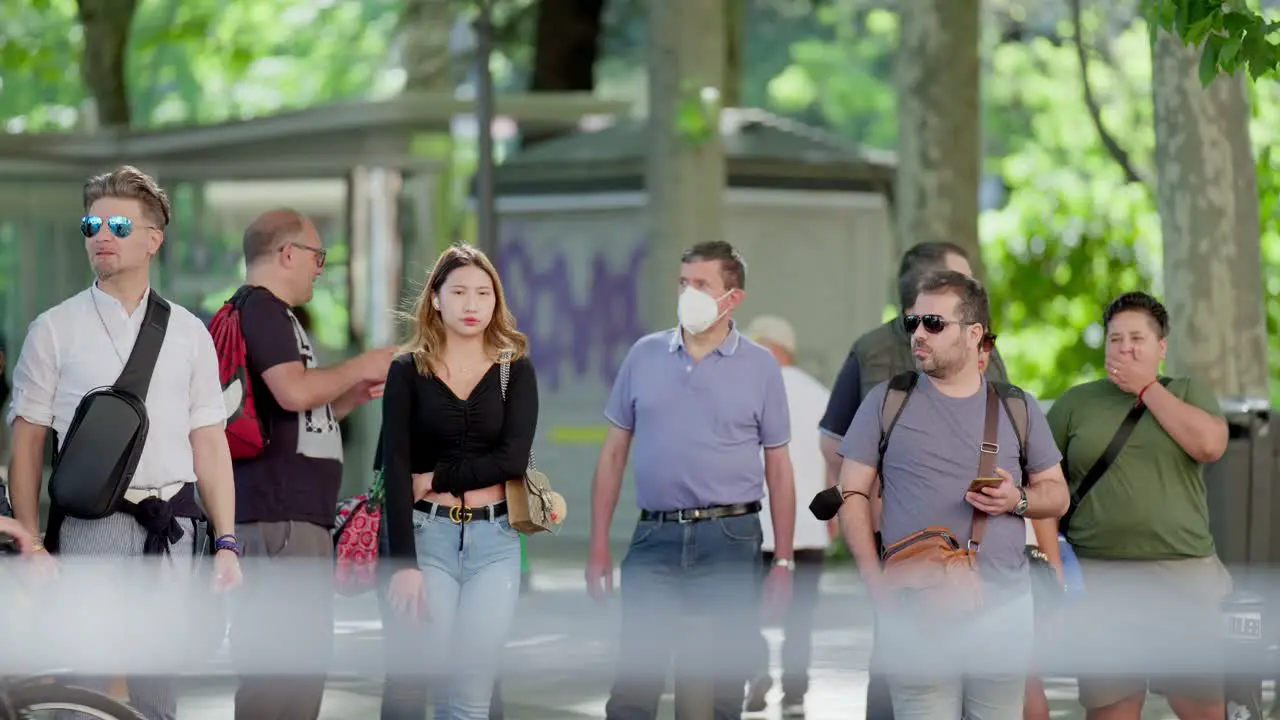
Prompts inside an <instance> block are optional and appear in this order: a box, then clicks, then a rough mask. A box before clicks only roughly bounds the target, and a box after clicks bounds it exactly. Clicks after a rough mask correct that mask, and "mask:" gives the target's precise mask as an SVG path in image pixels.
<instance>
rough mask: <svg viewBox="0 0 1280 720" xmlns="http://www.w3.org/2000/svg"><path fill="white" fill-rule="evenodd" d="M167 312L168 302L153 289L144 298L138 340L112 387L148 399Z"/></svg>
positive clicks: (141, 398) (166, 320)
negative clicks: (145, 298)
mask: <svg viewBox="0 0 1280 720" xmlns="http://www.w3.org/2000/svg"><path fill="white" fill-rule="evenodd" d="M169 314H170V308H169V302H168V301H167V300H165V299H164V298H162V297H160V294H159V293H157V292H156V291H155V290H152V291H151V294H150V295H149V296H148V298H147V312H146V314H145V315H143V316H142V329H141V330H139V331H138V339H137V340H135V341H134V343H133V350H132V351H131V352H130V353H129V360H128V361H127V362H125V364H124V370H122V371H121V372H120V377H119V378H118V379H116V382H115V385H113V386H112V387H114V388H115V389H116V390H125V391H128V392H130V393H133V394H134V395H136V396H137V397H138V399H139V400H144V401H145V400H146V399H147V390H148V389H149V388H150V387H151V376H152V374H154V373H155V370H156V360H157V359H158V358H159V357H160V346H161V345H163V344H164V335H165V332H166V331H167V330H168V329H169Z"/></svg>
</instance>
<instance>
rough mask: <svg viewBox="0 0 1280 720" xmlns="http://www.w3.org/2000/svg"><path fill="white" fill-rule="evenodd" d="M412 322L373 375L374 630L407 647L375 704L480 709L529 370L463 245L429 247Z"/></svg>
mask: <svg viewBox="0 0 1280 720" xmlns="http://www.w3.org/2000/svg"><path fill="white" fill-rule="evenodd" d="M413 323H414V325H413V330H412V337H411V339H410V341H409V343H408V344H407V346H406V348H405V352H404V353H403V354H401V355H400V356H398V357H397V358H396V359H395V361H394V362H393V363H392V364H391V370H390V372H389V374H388V375H387V387H386V396H385V399H384V400H383V404H382V432H383V461H384V465H383V469H384V475H383V478H384V487H385V492H386V499H385V513H386V517H385V520H384V522H385V523H386V527H387V549H388V556H387V561H388V562H389V563H390V564H392V568H391V571H392V575H391V579H390V584H389V587H388V589H387V592H386V598H387V603H388V604H389V605H390V606H391V609H392V610H393V612H392V614H391V616H390V618H389V619H391V620H393V621H394V622H392V623H390V624H389V625H387V629H386V634H387V635H391V634H395V635H401V634H403V636H404V638H405V639H408V640H410V641H411V643H405V644H412V645H414V646H415V647H412V648H409V652H407V653H406V654H405V655H404V656H402V657H399V658H389V659H388V663H389V667H388V668H387V677H386V680H385V684H384V687H383V707H382V717H383V718H384V719H390V718H397V719H398V718H405V719H408V718H413V719H414V720H420V719H421V718H422V716H423V707H424V705H425V702H426V694H427V692H428V688H429V689H430V694H431V704H432V705H433V706H434V713H433V714H434V717H435V718H436V720H488V718H489V715H490V706H491V699H492V692H493V688H494V682H495V680H496V678H497V675H498V666H499V663H500V661H501V659H502V656H503V648H504V647H505V646H506V641H507V635H508V633H509V631H510V628H511V624H512V622H513V620H514V618H515V612H516V606H517V604H518V601H519V597H520V540H519V533H518V532H517V531H516V530H515V529H514V528H512V527H511V522H510V518H509V515H508V507H507V500H506V482H507V481H508V480H512V479H516V478H520V477H522V476H523V475H524V473H525V471H526V469H527V468H528V466H529V452H530V449H531V448H532V446H533V438H534V433H535V431H536V430H537V425H538V380H537V376H536V375H535V373H534V368H533V363H532V362H531V361H530V360H529V355H528V353H529V345H528V340H527V338H525V336H524V334H523V333H521V332H520V331H519V330H517V329H516V320H515V317H514V316H513V315H512V314H511V310H510V308H509V307H508V306H507V304H506V298H505V296H504V295H503V291H502V282H501V280H500V279H499V277H498V272H497V270H495V269H494V267H493V264H492V263H490V262H489V259H488V258H487V257H486V256H485V255H484V254H483V253H481V252H480V251H479V250H476V249H475V248H472V247H468V246H455V247H451V248H449V249H448V250H446V251H445V252H444V253H443V254H441V256H440V258H439V259H438V260H437V261H436V264H435V267H434V268H433V269H432V271H431V274H430V276H428V278H427V282H426V285H425V287H424V288H423V291H422V294H421V295H420V296H419V297H418V301H417V304H416V306H415V308H414V314H413ZM504 376H506V378H507V380H506V382H507V387H506V392H505V397H504V392H503V388H502V383H503V382H504V381H503V378H504ZM400 642H401V641H399V640H398V641H397V643H400Z"/></svg>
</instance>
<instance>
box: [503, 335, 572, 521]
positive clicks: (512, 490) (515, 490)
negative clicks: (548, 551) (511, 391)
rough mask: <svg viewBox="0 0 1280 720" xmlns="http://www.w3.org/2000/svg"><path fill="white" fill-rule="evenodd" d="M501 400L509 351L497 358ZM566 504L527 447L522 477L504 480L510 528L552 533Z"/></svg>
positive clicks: (506, 381)
mask: <svg viewBox="0 0 1280 720" xmlns="http://www.w3.org/2000/svg"><path fill="white" fill-rule="evenodd" d="M498 370H499V377H500V379H501V383H502V401H503V402H506V400H507V385H508V384H509V383H510V382H511V353H509V352H508V353H503V355H502V359H501V360H500V361H499V368H498ZM567 510H568V506H567V504H566V503H565V501H564V497H563V496H562V495H560V493H558V492H556V491H554V490H552V489H551V481H550V480H549V479H547V476H546V475H545V474H544V473H542V472H540V471H539V470H538V468H537V466H536V465H535V464H534V459H533V448H529V467H528V469H527V470H525V473H524V477H522V478H517V479H515V480H508V481H507V513H508V518H509V519H510V521H511V527H513V528H515V529H516V530H518V531H520V532H522V533H524V534H525V535H533V534H534V533H540V532H555V531H556V530H557V529H559V527H560V525H561V524H562V523H564V516H565V513H566V512H567Z"/></svg>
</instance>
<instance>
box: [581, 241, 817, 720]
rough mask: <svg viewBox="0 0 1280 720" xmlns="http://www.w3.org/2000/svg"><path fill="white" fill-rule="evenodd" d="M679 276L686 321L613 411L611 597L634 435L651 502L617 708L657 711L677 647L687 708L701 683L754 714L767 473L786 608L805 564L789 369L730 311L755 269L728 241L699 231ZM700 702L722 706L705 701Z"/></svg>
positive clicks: (664, 339)
mask: <svg viewBox="0 0 1280 720" xmlns="http://www.w3.org/2000/svg"><path fill="white" fill-rule="evenodd" d="M680 287H681V295H680V301H679V305H678V312H679V320H680V327H677V328H674V329H671V330H664V331H662V332H658V333H654V334H651V335H647V336H645V337H643V338H641V339H640V340H639V341H638V342H636V344H635V345H634V346H632V348H631V350H630V352H628V353H627V357H626V359H625V360H623V362H622V367H621V368H620V369H619V370H618V376H617V378H616V379H615V380H614V385H613V392H612V393H611V395H610V397H609V404H608V407H607V408H605V418H606V419H608V420H609V423H610V427H609V434H608V437H607V438H606V439H605V443H604V447H603V448H602V449H601V453H600V461H599V464H598V465H597V466H596V475H595V480H594V486H593V489H592V502H591V553H590V557H589V559H588V561H587V570H586V578H587V589H588V591H589V592H590V593H591V594H592V595H593V596H594V597H596V598H597V599H603V598H604V597H605V596H606V594H607V592H608V591H609V590H611V589H612V585H613V558H612V557H611V555H610V552H609V525H610V524H611V523H612V521H613V513H614V510H615V508H616V507H617V503H618V495H619V493H620V492H621V490H622V474H623V470H624V469H625V467H626V463H627V457H628V455H629V454H630V451H631V448H632V445H634V446H635V448H636V452H635V453H634V457H635V468H634V471H635V472H634V474H635V479H636V501H637V504H638V505H639V506H640V508H641V512H640V518H639V521H638V522H637V524H636V529H635V533H634V534H633V535H632V538H631V546H630V548H629V549H628V551H627V556H626V558H624V559H623V561H622V590H623V592H622V613H623V618H622V622H623V631H622V643H621V659H620V660H621V661H620V663H619V668H618V677H617V680H616V682H615V683H614V687H613V692H612V694H611V697H610V699H609V703H608V705H607V707H606V710H605V712H606V715H607V717H608V719H609V720H650V719H651V718H653V717H655V715H656V714H657V709H658V701H659V698H660V697H661V695H662V690H663V686H664V685H665V683H666V677H667V669H668V665H669V664H670V662H671V658H672V655H673V654H676V655H677V657H678V660H677V672H676V676H677V677H678V678H679V681H678V682H677V690H676V693H677V696H676V703H677V706H678V707H679V706H682V705H686V706H687V704H689V700H688V698H690V697H692V696H694V695H695V693H696V691H703V692H701V693H696V694H699V695H700V697H701V698H703V699H704V701H705V700H706V699H707V696H708V695H710V696H712V697H713V700H712V702H713V703H714V718H715V719H716V720H727V719H728V718H733V719H734V720H737V718H739V717H740V716H741V713H742V700H743V689H744V686H745V683H746V680H747V677H748V675H750V674H751V672H752V668H751V667H750V665H751V660H752V658H753V655H752V650H753V647H752V643H753V641H754V638H755V635H756V634H757V633H758V627H759V611H760V607H759V606H760V591H759V587H760V584H759V583H760V578H759V575H760V573H761V565H760V548H761V542H762V532H761V527H760V518H759V513H760V509H761V500H762V498H763V497H764V489H765V486H766V485H768V488H769V498H770V510H771V512H770V515H771V517H772V520H773V529H774V536H775V542H774V561H773V564H772V566H771V567H770V569H769V575H768V578H767V580H766V583H765V600H766V604H767V606H768V608H769V609H770V610H771V611H772V612H773V613H775V614H777V613H780V612H781V611H782V610H783V609H785V606H786V603H787V601H788V600H789V598H790V593H791V580H792V578H791V573H792V571H793V570H794V569H795V562H794V559H793V553H792V536H793V532H794V528H795V519H796V514H795V484H794V479H793V473H792V468H791V457H790V455H789V453H788V449H787V445H788V443H789V442H790V439H791V420H790V414H789V412H788V409H787V395H786V389H785V387H784V385H783V379H782V370H781V368H780V367H779V365H778V361H777V360H776V359H775V358H774V356H773V354H772V353H771V352H770V351H768V350H766V349H765V348H763V347H761V346H760V345H757V344H756V343H754V342H752V341H751V340H749V339H747V338H744V337H742V335H741V334H740V333H739V332H738V330H737V328H736V327H735V326H734V323H733V320H732V313H733V310H734V309H735V308H736V307H738V305H739V304H741V302H742V300H743V298H744V297H745V287H746V265H745V263H743V261H742V256H741V255H739V254H738V252H737V251H736V250H735V249H734V248H733V246H732V245H730V244H729V243H726V242H708V243H701V244H699V245H695V246H694V247H693V248H691V249H690V250H688V251H687V252H685V254H684V257H683V258H682V263H681V272H680ZM761 448H763V449H764V452H763V461H762V460H761V455H762V453H761ZM677 650H678V651H679V652H677ZM688 690H694V691H695V692H692V693H687V694H686V692H687V691H688ZM692 713H693V715H696V716H697V717H708V716H709V715H710V713H708V712H707V710H706V708H705V707H696V708H693V709H692Z"/></svg>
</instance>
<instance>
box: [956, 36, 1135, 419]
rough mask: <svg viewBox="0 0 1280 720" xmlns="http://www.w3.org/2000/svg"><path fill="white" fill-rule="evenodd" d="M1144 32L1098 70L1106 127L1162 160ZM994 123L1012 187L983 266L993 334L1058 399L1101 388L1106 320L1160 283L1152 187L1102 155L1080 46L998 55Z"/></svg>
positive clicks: (985, 222)
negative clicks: (1083, 386)
mask: <svg viewBox="0 0 1280 720" xmlns="http://www.w3.org/2000/svg"><path fill="white" fill-rule="evenodd" d="M1145 37H1146V36H1145V33H1144V31H1143V29H1142V28H1140V27H1135V28H1131V29H1130V30H1128V31H1126V32H1125V33H1123V34H1122V35H1120V36H1119V37H1117V38H1115V39H1114V41H1112V44H1113V46H1112V47H1110V48H1108V49H1107V52H1106V53H1105V54H1106V55H1108V56H1111V57H1115V58H1118V59H1121V60H1118V62H1122V64H1121V65H1120V66H1118V67H1112V66H1110V65H1108V64H1107V63H1101V62H1093V63H1091V64H1090V68H1089V70H1090V73H1089V76H1090V80H1091V82H1092V85H1093V89H1094V93H1095V95H1096V96H1097V97H1098V99H1099V104H1100V105H1101V106H1102V107H1103V112H1102V120H1103V123H1104V125H1105V126H1106V127H1107V129H1108V131H1109V132H1110V133H1111V135H1112V136H1113V137H1114V138H1115V139H1116V141H1117V143H1118V144H1119V145H1120V146H1121V147H1122V148H1124V149H1125V150H1126V151H1127V152H1128V154H1129V155H1130V157H1131V159H1132V160H1133V161H1134V162H1135V163H1138V164H1141V165H1145V164H1146V163H1148V162H1149V161H1150V157H1151V153H1152V149H1153V147H1154V143H1155V138H1154V132H1153V131H1152V124H1151V105H1150V100H1149V98H1150V72H1151V67H1150V57H1149V53H1145V52H1141V51H1142V50H1145V42H1146V40H1145ZM986 87H987V88H989V89H990V90H989V92H990V97H989V98H988V112H989V114H990V115H993V116H995V117H996V118H998V120H997V122H998V123H999V124H1000V125H1001V126H1002V127H1015V126H1017V119H1018V118H1022V119H1024V120H1025V123H1026V124H1024V125H1022V127H1024V128H1026V130H1027V132H1024V133H1023V134H1021V135H1012V136H1006V137H1005V138H1004V142H1003V143H1002V145H1003V146H1004V148H1005V154H1004V156H1003V157H1001V158H992V159H989V161H988V164H989V167H990V169H991V170H992V171H995V172H998V173H999V174H1000V175H1001V177H1002V178H1003V179H1004V181H1005V183H1006V184H1007V186H1008V190H1009V196H1008V201H1007V204H1006V205H1005V206H1004V207H1002V208H1000V209H995V210H988V211H987V212H985V213H983V215H982V218H981V237H982V242H983V246H982V252H983V259H984V261H985V262H986V264H987V270H988V275H989V277H988V278H987V284H988V286H989V290H990V292H991V296H992V301H993V307H992V312H993V315H994V319H995V327H996V329H997V330H999V331H1000V340H999V346H1000V350H1001V354H1002V355H1003V356H1004V357H1005V359H1006V362H1007V364H1008V365H1009V374H1010V377H1011V378H1013V379H1014V380H1015V381H1016V382H1018V383H1019V384H1022V385H1024V386H1025V387H1027V389H1029V390H1031V391H1032V392H1034V393H1035V394H1036V395H1037V396H1039V397H1045V398H1053V397H1057V396H1058V395H1059V394H1061V393H1062V391H1063V390H1065V389H1067V388H1068V387H1071V386H1072V385H1075V384H1077V383H1079V382H1083V381H1086V380H1092V379H1094V378H1096V377H1098V376H1099V374H1100V373H1099V368H1100V360H1101V341H1102V337H1103V331H1102V328H1101V326H1100V318H1101V315H1102V309H1103V308H1104V307H1105V306H1106V303H1107V302H1109V301H1110V300H1111V299H1112V298H1114V297H1115V296H1116V295H1118V294H1120V293H1121V292H1124V291H1127V290H1133V289H1152V288H1153V286H1154V285H1155V284H1156V283H1155V278H1156V277H1158V276H1159V270H1158V268H1159V257H1160V254H1159V252H1160V250H1159V245H1160V225H1159V217H1158V215H1157V213H1156V208H1155V204H1154V201H1153V198H1152V197H1151V192H1150V190H1149V189H1148V188H1146V187H1144V186H1142V185H1138V184H1129V183H1126V182H1125V178H1124V173H1123V172H1122V171H1121V169H1120V167H1119V166H1118V165H1117V164H1116V162H1115V160H1114V159H1113V158H1111V156H1110V155H1108V154H1107V152H1106V151H1105V150H1104V149H1103V147H1102V145H1101V143H1100V141H1099V139H1098V138H1099V135H1098V131H1097V129H1096V128H1095V126H1094V123H1093V121H1092V120H1091V119H1090V116H1089V114H1088V111H1087V109H1086V107H1085V104H1084V102H1083V100H1082V98H1083V86H1082V83H1081V79H1080V71H1079V66H1078V60H1077V59H1076V57H1075V48H1074V47H1072V46H1071V45H1070V44H1060V43H1054V42H1051V41H1050V40H1049V39H1047V38H1036V39H1032V40H1030V41H1028V42H1025V43H1004V44H1001V45H999V46H998V47H997V48H996V49H995V51H994V53H993V57H992V77H991V78H990V80H989V82H987V83H986Z"/></svg>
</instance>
